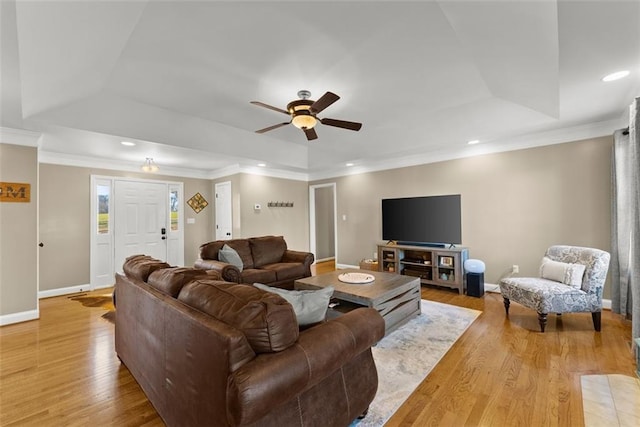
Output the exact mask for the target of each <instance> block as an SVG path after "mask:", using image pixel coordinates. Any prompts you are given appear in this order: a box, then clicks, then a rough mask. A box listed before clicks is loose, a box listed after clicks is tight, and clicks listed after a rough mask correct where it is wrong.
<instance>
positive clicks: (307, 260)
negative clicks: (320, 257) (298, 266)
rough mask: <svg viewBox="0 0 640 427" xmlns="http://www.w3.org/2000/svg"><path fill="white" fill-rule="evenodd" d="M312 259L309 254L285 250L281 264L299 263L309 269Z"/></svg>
mask: <svg viewBox="0 0 640 427" xmlns="http://www.w3.org/2000/svg"><path fill="white" fill-rule="evenodd" d="M313 259H314V258H313V254H312V253H311V252H301V251H292V250H286V251H284V255H282V262H300V263H302V264H304V265H305V266H307V267H311V264H313Z"/></svg>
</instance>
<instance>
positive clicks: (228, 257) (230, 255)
mask: <svg viewBox="0 0 640 427" xmlns="http://www.w3.org/2000/svg"><path fill="white" fill-rule="evenodd" d="M218 259H219V260H220V261H222V262H226V263H227V264H231V265H235V266H236V267H238V270H240V271H241V272H242V267H243V265H242V258H240V255H238V252H236V250H235V249H233V248H232V247H231V246H229V245H224V246H223V247H222V249H220V251H219V252H218Z"/></svg>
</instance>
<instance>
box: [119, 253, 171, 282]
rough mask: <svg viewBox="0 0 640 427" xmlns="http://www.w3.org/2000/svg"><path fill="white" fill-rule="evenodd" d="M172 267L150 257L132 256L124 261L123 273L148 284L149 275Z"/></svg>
mask: <svg viewBox="0 0 640 427" xmlns="http://www.w3.org/2000/svg"><path fill="white" fill-rule="evenodd" d="M169 267H171V266H170V265H169V264H167V263H166V262H164V261H160V260H158V259H155V258H152V257H150V256H149V255H131V256H130V257H127V258H126V259H125V260H124V264H123V265H122V271H124V274H125V275H127V276H129V277H131V278H134V279H137V280H141V281H143V282H146V281H147V279H148V278H149V275H150V274H151V273H153V272H154V271H156V270H159V269H161V268H169Z"/></svg>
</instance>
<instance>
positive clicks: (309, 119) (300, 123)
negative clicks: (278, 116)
mask: <svg viewBox="0 0 640 427" xmlns="http://www.w3.org/2000/svg"><path fill="white" fill-rule="evenodd" d="M300 92H303V91H300ZM300 92H298V95H300ZM307 92H308V91H307ZM313 102H314V101H312V100H310V99H298V100H296V101H292V102H290V103H289V104H287V111H289V114H291V123H293V125H294V126H295V127H297V128H299V129H311V128H313V127H314V126H315V125H316V123H317V119H316V117H315V114H313V113H312V112H311V109H310V107H311V105H312V104H313Z"/></svg>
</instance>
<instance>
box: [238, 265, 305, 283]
mask: <svg viewBox="0 0 640 427" xmlns="http://www.w3.org/2000/svg"><path fill="white" fill-rule="evenodd" d="M261 268H262V269H264V270H270V271H274V272H275V273H276V280H277V281H278V282H281V281H283V280H293V279H299V278H301V277H305V276H306V274H305V272H306V271H307V269H306V267H305V266H304V264H300V263H297V262H278V263H275V264H267V265H263V266H262V267H261ZM256 281H257V282H259V280H256ZM246 282H247V283H253V281H251V282H249V281H246Z"/></svg>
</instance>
